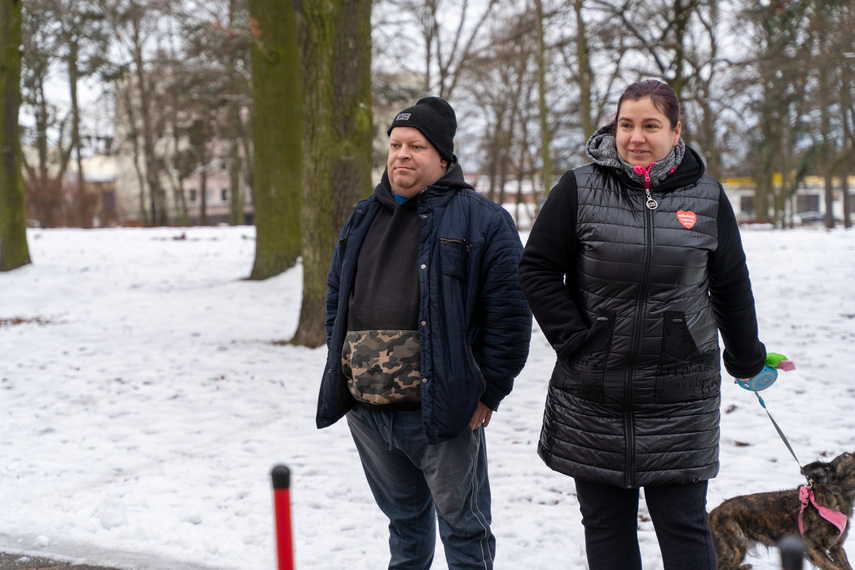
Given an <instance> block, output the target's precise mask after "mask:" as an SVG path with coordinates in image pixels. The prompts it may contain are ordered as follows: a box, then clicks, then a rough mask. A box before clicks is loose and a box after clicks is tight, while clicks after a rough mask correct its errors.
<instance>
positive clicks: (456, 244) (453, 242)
mask: <svg viewBox="0 0 855 570" xmlns="http://www.w3.org/2000/svg"><path fill="white" fill-rule="evenodd" d="M439 243H441V244H444V245H448V246H451V247H453V248H455V249H459V250H461V251H466V252H468V251H471V250H472V246H471V245H470V244H469V242H467V241H466V240H465V239H462V238H461V239H456V238H444V237H441V238H439Z"/></svg>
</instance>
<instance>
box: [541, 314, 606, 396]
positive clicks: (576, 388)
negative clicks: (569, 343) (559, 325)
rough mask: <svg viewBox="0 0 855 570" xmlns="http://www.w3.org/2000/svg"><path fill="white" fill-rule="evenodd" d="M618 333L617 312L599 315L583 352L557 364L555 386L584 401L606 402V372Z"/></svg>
mask: <svg viewBox="0 0 855 570" xmlns="http://www.w3.org/2000/svg"><path fill="white" fill-rule="evenodd" d="M614 329H615V313H614V311H605V310H602V311H598V312H597V316H596V320H595V321H594V324H593V326H592V327H591V330H590V331H588V335H587V336H586V337H585V341H584V342H583V343H582V346H581V347H579V350H577V351H576V352H575V353H573V354H572V355H571V356H570V358H568V359H567V360H559V361H558V362H557V363H556V365H555V369H554V370H553V373H552V385H553V386H555V387H556V388H558V389H561V390H563V391H565V392H567V393H569V394H570V395H573V396H576V397H578V398H582V399H584V400H590V401H593V402H604V401H605V389H604V379H605V370H606V363H607V361H608V357H609V352H610V350H611V346H612V337H613V335H614Z"/></svg>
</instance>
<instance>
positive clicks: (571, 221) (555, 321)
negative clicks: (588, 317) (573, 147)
mask: <svg viewBox="0 0 855 570" xmlns="http://www.w3.org/2000/svg"><path fill="white" fill-rule="evenodd" d="M577 202H578V194H577V188H576V176H575V174H574V173H573V171H572V170H571V171H569V172H567V173H566V174H564V176H563V177H562V178H561V180H560V181H559V182H558V184H556V185H555V187H554V188H553V189H552V191H551V192H550V193H549V198H548V199H547V200H546V203H545V204H544V205H543V208H541V211H540V213H539V214H538V216H537V220H536V221H535V223H534V226H533V227H532V229H531V232H530V234H529V237H528V240H527V242H526V245H525V250H524V251H523V255H522V259H521V260H520V265H519V276H520V283H521V284H522V288H523V291H524V292H525V296H526V298H527V299H528V303H529V306H530V307H531V310H532V313H533V314H534V318H535V319H536V320H537V323H538V325H540V330H541V331H543V334H544V335H545V336H546V339H547V340H548V341H549V343H550V344H551V345H552V348H553V349H555V352H556V353H557V354H558V357H559V358H561V359H566V358H568V357H569V356H570V355H571V354H573V352H575V351H576V350H577V349H578V348H579V347H580V346H581V345H582V343H583V342H584V340H585V336H586V335H587V333H588V324H587V323H586V322H585V319H584V318H583V317H582V314H581V312H580V311H579V307H578V304H577V302H576V297H575V290H576V283H575V257H576V249H577V246H578V243H577V239H576V213H577V210H578V205H577Z"/></svg>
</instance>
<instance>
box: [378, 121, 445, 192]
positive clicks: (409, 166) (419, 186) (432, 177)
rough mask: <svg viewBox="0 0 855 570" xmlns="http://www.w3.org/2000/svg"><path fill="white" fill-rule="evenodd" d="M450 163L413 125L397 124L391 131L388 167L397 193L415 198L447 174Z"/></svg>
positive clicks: (393, 188)
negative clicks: (399, 125)
mask: <svg viewBox="0 0 855 570" xmlns="http://www.w3.org/2000/svg"><path fill="white" fill-rule="evenodd" d="M447 165H448V163H447V162H446V161H445V160H444V159H443V158H442V157H441V156H440V155H439V152H438V151H437V150H436V149H435V148H434V146H433V145H432V144H430V142H428V140H427V139H426V138H425V136H424V135H423V134H422V132H421V131H420V130H418V129H415V128H413V127H395V128H394V129H392V134H390V135H389V159H388V160H387V161H386V167H387V170H388V172H389V182H390V183H391V184H392V190H394V191H395V194H397V195H398V196H403V197H404V198H412V197H413V196H415V195H416V194H418V193H419V192H421V191H422V190H424V189H425V186H427V185H428V184H433V183H434V182H436V181H437V180H439V179H440V178H442V176H443V175H444V174H445V170H446V166H447Z"/></svg>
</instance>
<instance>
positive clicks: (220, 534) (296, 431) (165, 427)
mask: <svg viewBox="0 0 855 570" xmlns="http://www.w3.org/2000/svg"><path fill="white" fill-rule="evenodd" d="M254 235H255V234H254V228H252V227H237V228H228V227H220V228H190V229H169V228H159V229H101V230H74V229H62V230H30V233H29V245H30V251H31V256H32V259H33V262H34V263H33V264H32V265H30V266H27V267H24V268H21V269H19V270H16V271H12V272H8V273H2V274H0V551H6V552H15V553H21V554H29V555H41V556H52V557H57V558H61V559H64V560H69V561H74V562H87V563H97V564H103V565H113V566H117V567H120V568H127V569H131V568H139V569H163V570H166V569H169V570H176V569H177V570H180V569H188V570H197V569H198V570H201V569H224V570H225V569H236V570H237V569H240V570H265V569H273V568H275V567H276V554H275V552H276V551H275V539H274V521H273V518H274V517H273V491H272V486H271V480H270V471H271V469H272V468H273V467H274V466H275V465H278V464H284V465H287V466H288V467H290V469H291V473H292V477H291V481H292V484H291V489H290V497H291V504H292V520H293V535H294V544H295V562H296V567H297V568H298V569H299V570H308V569H324V570H326V569H329V570H358V569H376V568H382V567H385V565H386V564H387V562H388V554H387V553H388V549H387V545H386V540H387V530H386V521H385V519H384V518H383V516H382V515H381V514H380V512H379V510H378V509H377V508H376V506H375V505H374V502H373V499H372V497H371V495H370V492H369V489H368V485H367V484H366V482H365V478H364V476H363V474H362V470H361V467H360V464H359V460H358V457H357V455H356V451H355V449H354V446H353V443H352V440H351V438H350V434H349V432H348V430H347V426H346V423H345V422H344V421H341V422H339V423H338V424H336V425H334V426H332V427H331V428H328V429H325V430H318V429H316V428H315V423H314V417H315V406H316V398H317V392H318V385H319V381H320V376H321V369H322V368H323V365H324V357H325V349H323V348H320V349H307V348H302V347H294V346H289V345H287V344H283V343H281V341H286V340H288V339H289V338H290V337H291V336H292V334H293V332H294V330H295V328H296V325H297V319H298V316H299V310H300V297H301V295H300V290H301V279H302V272H301V268H300V267H299V266H297V267H295V268H293V269H292V270H290V271H288V272H287V273H285V274H283V275H281V276H279V277H276V278H273V279H269V280H267V281H264V282H252V281H247V280H245V277H246V276H247V275H249V272H250V269H251V266H252V262H253V256H254V249H255V242H254ZM525 237H526V236H525V234H523V238H525ZM743 241H744V243H745V248H746V251H747V254H748V259H749V268H750V271H751V275H752V280H753V283H754V292H755V296H756V298H757V308H758V314H759V320H760V330H761V336H762V339H763V341H764V342H765V343H766V345H767V347H768V349H769V350H771V351H776V352H782V353H784V354H786V355H788V356H789V357H790V358H791V359H792V360H794V361H795V363H796V367H797V369H796V370H795V371H793V372H787V373H782V375H781V377H780V378H779V380H778V381H777V382H776V383H775V385H774V386H772V387H771V388H769V389H768V390H766V391H765V392H763V398H764V400H765V402H766V404H767V406H768V409H769V411H770V412H771V413H772V415H773V416H774V417H775V419H776V420H777V421H778V423H779V425H780V426H781V428H782V429H783V430H784V432H785V433H786V434H787V436H788V438H789V440H790V442H791V443H792V445H793V447H794V449H795V451H796V454H797V455H798V458H799V460H800V461H801V462H802V464H806V463H809V462H811V461H815V460H819V459H831V458H832V457H834V456H836V455H837V454H839V453H842V452H843V451H855V449H853V447H855V446H853V439H855V438H853V435H854V434H855V415H853V414H852V413H851V408H852V405H853V401H855V400H853V392H855V381H853V371H855V363H853V358H852V357H851V356H850V348H851V345H852V344H853V341H855V298H853V296H852V290H853V289H852V283H853V282H855V234H853V232H852V231H845V230H835V231H831V232H827V231H824V230H819V229H799V230H793V231H774V230H769V229H768V228H746V229H745V230H744V231H743ZM16 319H17V320H16ZM13 323H17V324H13ZM553 362H554V354H553V352H552V350H551V349H550V347H549V345H548V344H547V343H546V341H545V339H544V337H543V336H542V334H541V333H540V332H539V330H538V329H537V328H535V333H534V335H533V338H532V346H531V356H530V358H529V361H528V364H527V365H526V367H525V369H524V370H523V372H522V374H521V375H520V376H519V378H518V379H517V382H516V388H515V390H514V392H513V393H512V394H511V395H510V396H509V397H508V398H506V399H505V401H504V402H503V403H502V406H501V408H500V409H499V411H498V412H497V413H496V414H495V415H494V416H493V421H492V423H491V425H490V427H489V428H488V430H487V441H488V454H489V457H490V477H491V483H492V490H493V519H494V525H493V529H494V532H495V533H496V535H497V540H498V555H497V560H496V567H497V568H527V569H529V568H530V569H537V570H551V569H559V568H561V569H568V568H569V569H583V568H585V567H586V564H585V558H584V544H583V531H582V526H581V522H580V515H579V511H578V504H577V502H576V498H575V495H574V485H573V481H572V479H569V478H567V477H564V476H562V475H559V474H557V473H554V472H552V471H550V470H549V469H548V468H546V467H545V466H544V465H543V463H542V462H541V461H540V459H539V458H538V457H537V455H536V453H535V446H536V442H537V439H538V436H539V432H540V422H541V415H542V411H543V402H544V399H545V394H546V385H547V380H548V378H549V374H550V372H551V369H552V365H553ZM722 410H723V411H724V412H726V413H723V414H722V438H721V464H722V465H721V473H720V475H719V476H718V478H716V479H715V480H713V481H712V482H711V485H710V491H709V498H708V501H709V505H710V508H712V507H713V506H715V505H717V504H718V503H720V502H721V501H722V500H723V499H724V498H727V497H731V496H735V495H740V494H746V493H754V492H760V491H769V490H777V489H785V488H794V487H796V486H797V485H799V484H800V483H802V481H803V479H802V477H801V475H799V468H798V465H797V464H796V461H795V460H794V459H793V458H792V457H791V456H790V454H789V452H788V451H787V449H786V447H785V446H784V444H783V442H782V441H781V439H780V438H779V437H778V435H777V433H776V432H775V430H774V427H773V426H772V424H771V422H770V421H769V418H768V417H767V416H766V413H765V412H764V411H763V409H762V407H761V406H760V405H759V403H758V402H757V400H756V398H755V397H754V396H753V395H752V394H751V393H749V392H747V391H745V390H743V389H741V388H739V387H738V386H736V385H735V384H732V382H731V379H730V378H729V377H725V379H724V385H723V397H722ZM645 514H646V510H645V507H644V503H643V501H642V503H641V510H640V515H641V519H640V522H639V531H640V532H639V541H640V543H641V548H642V554H643V559H644V565H645V568H646V569H657V568H661V561H660V560H659V552H658V547H657V544H656V538H655V535H654V533H653V528H652V524H651V523H650V522H649V520H648V519H647V517H645V516H644V515H645ZM853 540H855V539H853V538H851V537H850V538H849V540H848V541H847V545H848V546H849V547H850V552H855V549H852V548H851V547H852V546H853ZM437 542H438V543H439V541H437ZM751 562H752V563H754V564H755V568H756V569H758V570H764V569H773V568H779V567H780V565H779V556H778V554H777V552H776V551H774V549H773V550H772V551H769V552H767V551H766V550H765V549H761V550H760V551H758V552H757V553H756V554H755V555H754V556H753V558H752V559H751ZM434 568H435V569H443V568H446V565H445V562H444V557H443V555H442V551H441V546H439V545H438V547H437V557H436V560H435V562H434Z"/></svg>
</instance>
